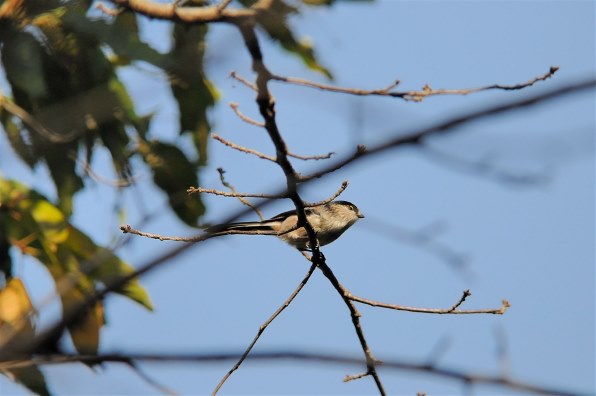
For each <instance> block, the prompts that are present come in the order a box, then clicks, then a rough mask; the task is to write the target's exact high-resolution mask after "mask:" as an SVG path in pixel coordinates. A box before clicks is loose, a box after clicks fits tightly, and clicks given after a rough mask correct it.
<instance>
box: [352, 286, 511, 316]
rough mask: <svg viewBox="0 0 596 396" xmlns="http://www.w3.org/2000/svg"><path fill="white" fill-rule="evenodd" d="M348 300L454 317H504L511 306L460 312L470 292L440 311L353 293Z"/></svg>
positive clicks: (503, 303) (503, 302) (504, 302)
mask: <svg viewBox="0 0 596 396" xmlns="http://www.w3.org/2000/svg"><path fill="white" fill-rule="evenodd" d="M345 293H346V298H348V299H349V300H350V301H355V302H359V303H362V304H366V305H370V306H372V307H379V308H387V309H394V310H396V311H408V312H418V313H428V314H443V315H444V314H452V315H457V314H460V315H462V314H463V315H466V314H467V315H473V314H495V315H503V314H504V313H505V312H506V311H507V309H508V308H509V307H510V306H511V304H509V301H507V300H503V301H502V303H501V306H500V307H499V308H489V309H469V310H459V309H457V308H458V307H459V306H460V305H461V304H463V302H464V301H465V300H466V298H467V297H468V296H470V295H471V293H470V291H469V290H465V291H464V292H463V295H462V297H461V299H460V300H459V301H458V302H457V303H456V304H454V305H453V306H452V307H450V308H445V309H440V308H416V307H408V306H405V305H397V304H388V303H384V302H380V301H374V300H370V299H368V298H363V297H358V296H355V295H353V294H352V293H350V292H348V291H347V290H346V291H345Z"/></svg>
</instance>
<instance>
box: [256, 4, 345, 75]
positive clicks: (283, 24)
mask: <svg viewBox="0 0 596 396" xmlns="http://www.w3.org/2000/svg"><path fill="white" fill-rule="evenodd" d="M297 12H298V9H297V8H295V7H292V6H289V5H287V4H286V3H284V2H283V1H276V2H274V3H273V5H272V6H271V7H270V8H268V9H266V10H262V11H260V12H259V13H258V14H257V22H258V23H259V25H261V27H262V28H263V29H265V31H266V32H267V34H269V36H270V37H271V38H272V39H273V40H274V41H277V42H278V43H279V44H280V45H281V46H282V47H283V48H284V49H285V50H286V51H288V52H290V53H292V54H294V55H296V56H298V57H299V58H300V59H301V60H302V62H303V63H304V64H305V65H306V66H307V67H308V68H309V69H311V70H314V71H317V72H319V73H321V74H323V75H325V76H326V77H327V78H329V79H333V75H332V74H331V71H329V69H327V68H326V67H324V66H323V65H322V64H320V63H319V61H318V60H317V59H316V56H315V52H314V49H313V47H312V44H311V43H310V41H309V40H306V39H302V40H297V39H296V38H295V36H294V33H293V32H292V30H291V29H290V27H289V26H288V20H287V19H288V16H289V15H290V14H295V13H297Z"/></svg>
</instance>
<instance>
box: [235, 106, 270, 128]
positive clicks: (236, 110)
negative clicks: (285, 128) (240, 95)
mask: <svg viewBox="0 0 596 396" xmlns="http://www.w3.org/2000/svg"><path fill="white" fill-rule="evenodd" d="M230 107H231V108H232V110H234V113H236V115H237V116H238V118H240V119H241V120H242V121H244V122H246V123H247V124H250V125H254V126H258V127H264V126H265V124H264V123H262V122H259V121H256V120H253V119H252V118H250V117H249V116H247V115H244V114H243V113H242V112H241V111H240V110H238V103H230Z"/></svg>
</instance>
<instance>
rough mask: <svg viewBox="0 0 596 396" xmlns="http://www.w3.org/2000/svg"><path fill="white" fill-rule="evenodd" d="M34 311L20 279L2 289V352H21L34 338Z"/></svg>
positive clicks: (0, 309) (0, 326) (0, 306)
mask: <svg viewBox="0 0 596 396" xmlns="http://www.w3.org/2000/svg"><path fill="white" fill-rule="evenodd" d="M34 312H35V311H34V309H33V305H32V304H31V300H30V299H29V295H28V294H27V290H26V289H25V285H23V282H22V281H21V280H20V279H19V278H12V279H11V280H10V281H8V283H7V284H6V286H5V287H4V288H3V289H0V350H1V351H3V352H7V351H17V352H18V351H19V350H21V349H22V348H25V347H26V346H27V345H29V343H30V342H31V340H32V339H33V336H34V332H35V331H34V326H33V317H34Z"/></svg>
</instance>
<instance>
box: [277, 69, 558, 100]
mask: <svg viewBox="0 0 596 396" xmlns="http://www.w3.org/2000/svg"><path fill="white" fill-rule="evenodd" d="M557 70H559V67H558V66H551V67H550V69H549V71H548V72H547V73H545V74H544V75H542V76H538V77H535V78H533V79H531V80H529V81H527V82H525V83H521V84H515V85H501V84H493V85H487V86H484V87H477V88H468V89H432V88H431V87H430V86H429V85H428V84H426V85H425V86H424V87H423V88H422V90H419V91H403V92H391V89H393V88H394V87H396V86H397V85H398V84H399V80H397V81H396V82H394V83H392V84H391V85H389V86H388V87H386V88H382V89H370V90H367V89H357V88H342V87H335V86H332V85H327V84H319V83H315V82H312V81H308V80H305V79H302V78H295V77H283V76H278V75H272V76H271V79H272V80H276V81H282V82H285V83H289V84H294V85H301V86H305V87H311V88H317V89H321V90H324V91H330V92H338V93H345V94H350V95H358V96H370V95H376V96H390V97H394V98H401V99H404V100H406V101H414V102H421V101H422V100H424V98H426V97H428V96H437V95H468V94H471V93H476V92H481V91H488V90H494V89H499V90H506V91H511V90H519V89H523V88H527V87H530V86H532V85H534V84H536V83H537V82H538V81H544V80H547V79H549V78H551V77H552V76H553V75H554V74H555V73H556V72H557Z"/></svg>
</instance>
